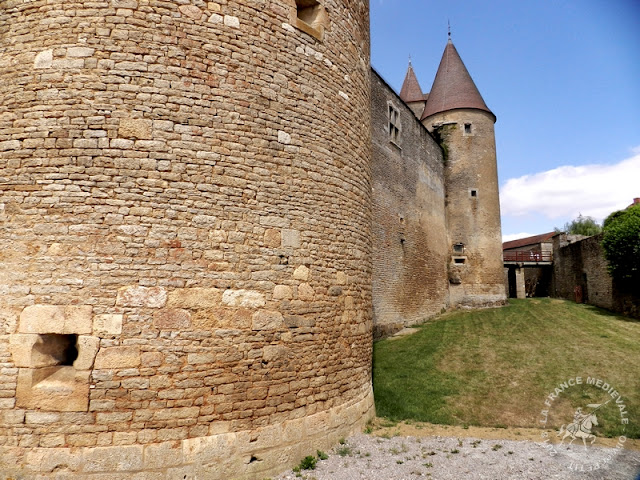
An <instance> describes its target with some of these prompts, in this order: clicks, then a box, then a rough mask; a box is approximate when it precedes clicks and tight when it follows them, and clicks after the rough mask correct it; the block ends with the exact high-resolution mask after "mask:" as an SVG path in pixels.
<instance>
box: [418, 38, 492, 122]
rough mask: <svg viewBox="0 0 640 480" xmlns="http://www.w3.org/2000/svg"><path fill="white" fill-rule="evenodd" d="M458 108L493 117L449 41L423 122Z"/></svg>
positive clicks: (423, 115) (430, 93) (430, 94)
mask: <svg viewBox="0 0 640 480" xmlns="http://www.w3.org/2000/svg"><path fill="white" fill-rule="evenodd" d="M456 108H476V109H478V110H484V111H486V112H489V113H491V114H492V115H493V112H491V110H489V107H487V105H486V104H485V103H484V100H483V99H482V95H480V92H479V91H478V88H477V87H476V84H475V83H473V79H472V78H471V75H469V72H468V71H467V67H465V66H464V63H462V59H461V58H460V55H459V54H458V51H457V50H456V47H455V46H454V45H453V43H452V42H451V40H449V42H448V43H447V46H446V47H445V49H444V53H443V54H442V60H440V66H439V67H438V73H436V78H435V79H434V81H433V86H432V87H431V92H429V100H427V105H426V106H425V109H424V113H423V114H422V119H421V120H424V119H425V118H427V117H429V116H430V115H433V114H435V113H440V112H446V111H447V110H453V109H456Z"/></svg>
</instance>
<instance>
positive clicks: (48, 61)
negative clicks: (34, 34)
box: [33, 49, 53, 68]
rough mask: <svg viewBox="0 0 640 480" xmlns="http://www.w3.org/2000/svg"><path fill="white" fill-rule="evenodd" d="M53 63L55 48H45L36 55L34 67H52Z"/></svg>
mask: <svg viewBox="0 0 640 480" xmlns="http://www.w3.org/2000/svg"><path fill="white" fill-rule="evenodd" d="M52 64H53V50H51V49H49V50H43V51H42V52H40V53H38V54H37V55H36V58H35V60H34V61H33V68H51V65H52Z"/></svg>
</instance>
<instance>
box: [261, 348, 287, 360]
mask: <svg viewBox="0 0 640 480" xmlns="http://www.w3.org/2000/svg"><path fill="white" fill-rule="evenodd" d="M288 356H289V349H288V348H287V347H283V346H282V345H267V346H266V347H264V348H263V349H262V359H263V360H264V361H265V362H273V361H275V360H284V359H286V358H287V357H288Z"/></svg>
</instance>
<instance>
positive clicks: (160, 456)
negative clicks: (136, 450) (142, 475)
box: [143, 442, 183, 470]
mask: <svg viewBox="0 0 640 480" xmlns="http://www.w3.org/2000/svg"><path fill="white" fill-rule="evenodd" d="M143 461H144V468H145V469H148V470H155V469H161V468H167V467H176V466H179V465H182V463H183V457H182V443H181V442H163V443H156V444H151V445H146V446H145V447H144V452H143Z"/></svg>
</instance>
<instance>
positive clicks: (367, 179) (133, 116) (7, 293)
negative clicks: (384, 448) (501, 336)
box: [0, 0, 373, 480]
mask: <svg viewBox="0 0 640 480" xmlns="http://www.w3.org/2000/svg"><path fill="white" fill-rule="evenodd" d="M0 51H2V56H1V57H0V225H2V228H1V229H0V244H1V249H0V291H1V292H2V295H0V362H1V366H2V375H0V444H1V447H0V471H2V473H4V474H7V475H9V474H12V473H15V475H14V476H16V477H19V478H22V477H25V478H35V477H38V478H40V476H42V478H45V477H46V478H57V476H58V475H60V476H62V477H64V478H70V477H73V478H75V479H80V480H82V479H85V478H87V479H88V478H94V477H96V476H100V478H103V477H104V478H107V477H109V478H116V477H117V478H124V477H125V476H127V477H129V476H130V477H136V478H137V477H138V476H140V478H141V477H142V476H145V477H146V476H147V475H151V476H153V478H158V479H176V478H180V479H183V478H184V479H193V478H196V477H197V478H206V479H225V480H226V479H230V478H234V479H261V478H264V477H266V476H269V475H271V474H273V473H275V472H277V471H281V470H282V469H284V468H285V467H287V466H291V465H294V464H296V463H298V462H299V461H300V459H301V458H303V457H304V456H305V455H309V454H314V453H315V452H316V450H317V449H318V448H327V447H328V446H329V445H330V444H332V443H334V442H336V441H337V439H338V438H340V437H343V436H346V435H348V434H350V433H351V432H353V431H355V430H357V429H359V428H360V427H361V426H362V425H363V424H364V422H365V421H366V420H367V419H368V418H369V417H370V416H371V415H372V414H373V399H372V390H371V383H370V379H371V350H372V348H371V347H372V342H371V175H370V148H371V147H370V109H369V108H370V107H369V105H370V101H369V95H370V90H369V88H370V70H369V16H368V2H367V1H366V0H322V1H316V0H224V1H209V2H205V1H202V0H191V1H189V0H186V1H180V2H157V1H152V0H104V1H97V2H78V1H66V0H64V1H63V0H60V1H55V0H53V1H52V0H32V1H29V2H23V1H15V0H8V1H5V2H3V6H2V9H0Z"/></svg>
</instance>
